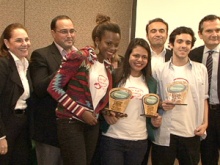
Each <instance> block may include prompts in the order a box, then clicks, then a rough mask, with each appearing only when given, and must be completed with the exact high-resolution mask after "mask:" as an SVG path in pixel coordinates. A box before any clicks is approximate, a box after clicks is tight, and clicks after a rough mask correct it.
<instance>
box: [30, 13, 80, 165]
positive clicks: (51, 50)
mask: <svg viewBox="0 0 220 165" xmlns="http://www.w3.org/2000/svg"><path fill="white" fill-rule="evenodd" d="M75 32H76V31H75V29H74V25H73V22H72V20H71V19H70V18H69V17H68V16H65V15H59V16H57V17H55V18H54V19H53V20H52V22H51V34H52V36H53V38H54V42H53V43H52V44H51V45H49V46H47V47H44V48H41V49H37V50H35V51H33V53H32V55H31V61H30V73H31V78H32V81H33V87H34V94H33V96H32V104H33V106H32V110H33V120H34V121H33V128H34V129H33V137H32V139H33V140H34V141H35V144H36V154H37V161H38V164H39V165H61V164H62V158H61V156H60V149H59V143H58V138H57V127H56V115H55V109H56V107H57V102H56V101H55V100H54V99H53V98H52V97H51V96H50V95H49V94H48V92H47V87H48V85H49V83H50V81H51V79H52V78H53V77H54V75H55V74H56V72H57V70H58V69H59V66H60V64H61V61H62V59H65V56H66V55H67V54H68V53H69V52H70V51H72V50H75V49H76V48H75V47H74V46H73V44H74V41H75Z"/></svg>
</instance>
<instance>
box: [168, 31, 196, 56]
mask: <svg viewBox="0 0 220 165" xmlns="http://www.w3.org/2000/svg"><path fill="white" fill-rule="evenodd" d="M170 47H171V48H172V49H173V59H174V60H188V54H189V52H190V50H191V48H192V36H191V35H190V34H186V33H182V34H180V35H176V38H175V40H174V43H173V44H170Z"/></svg>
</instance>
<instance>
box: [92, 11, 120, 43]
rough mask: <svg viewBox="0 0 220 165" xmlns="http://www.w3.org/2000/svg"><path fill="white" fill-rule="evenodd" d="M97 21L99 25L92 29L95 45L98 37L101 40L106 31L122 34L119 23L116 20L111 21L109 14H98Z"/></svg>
mask: <svg viewBox="0 0 220 165" xmlns="http://www.w3.org/2000/svg"><path fill="white" fill-rule="evenodd" d="M96 23H97V25H96V26H95V27H94V29H93V31H92V40H93V42H94V45H95V39H96V37H97V38H98V39H99V40H101V39H102V36H103V35H104V33H105V31H110V32H114V33H118V34H119V35H120V36H121V30H120V27H119V25H118V24H116V23H114V22H111V21H110V17H109V16H106V15H103V14H98V15H97V16H96ZM95 46H96V45H95Z"/></svg>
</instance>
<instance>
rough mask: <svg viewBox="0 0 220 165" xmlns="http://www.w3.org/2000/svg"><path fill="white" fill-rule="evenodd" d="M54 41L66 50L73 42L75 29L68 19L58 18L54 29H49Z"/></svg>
mask: <svg viewBox="0 0 220 165" xmlns="http://www.w3.org/2000/svg"><path fill="white" fill-rule="evenodd" d="M51 33H52V36H53V38H54V41H55V42H56V43H57V44H58V45H60V46H61V47H62V48H63V49H64V50H66V51H67V52H68V51H70V50H71V48H72V46H73V44H74V42H75V36H76V33H75V29H74V26H73V23H72V21H71V20H70V19H60V20H57V22H56V29H55V30H51Z"/></svg>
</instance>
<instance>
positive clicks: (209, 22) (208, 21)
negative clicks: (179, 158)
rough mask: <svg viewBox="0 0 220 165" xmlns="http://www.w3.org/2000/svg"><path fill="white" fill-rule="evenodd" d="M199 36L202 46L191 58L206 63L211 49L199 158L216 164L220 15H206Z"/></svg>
mask: <svg viewBox="0 0 220 165" xmlns="http://www.w3.org/2000/svg"><path fill="white" fill-rule="evenodd" d="M198 34H199V37H200V38H201V39H202V40H203V41H204V44H205V45H203V46H200V47H198V48H195V49H194V50H192V51H191V52H190V55H189V57H190V58H191V60H194V61H197V62H201V63H203V64H204V65H207V62H208V61H207V59H208V54H209V52H210V51H211V52H212V53H211V57H212V61H213V63H212V67H211V68H212V71H211V72H209V69H208V68H209V67H207V69H208V73H209V74H210V77H211V78H210V89H209V112H208V113H209V118H208V128H207V137H206V139H205V140H203V141H202V143H201V160H202V164H203V165H218V159H219V151H218V150H219V147H220V57H219V56H220V44H219V43H220V17H218V16H216V15H207V16H205V17H204V18H203V19H202V20H201V21H200V23H199V32H198Z"/></svg>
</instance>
